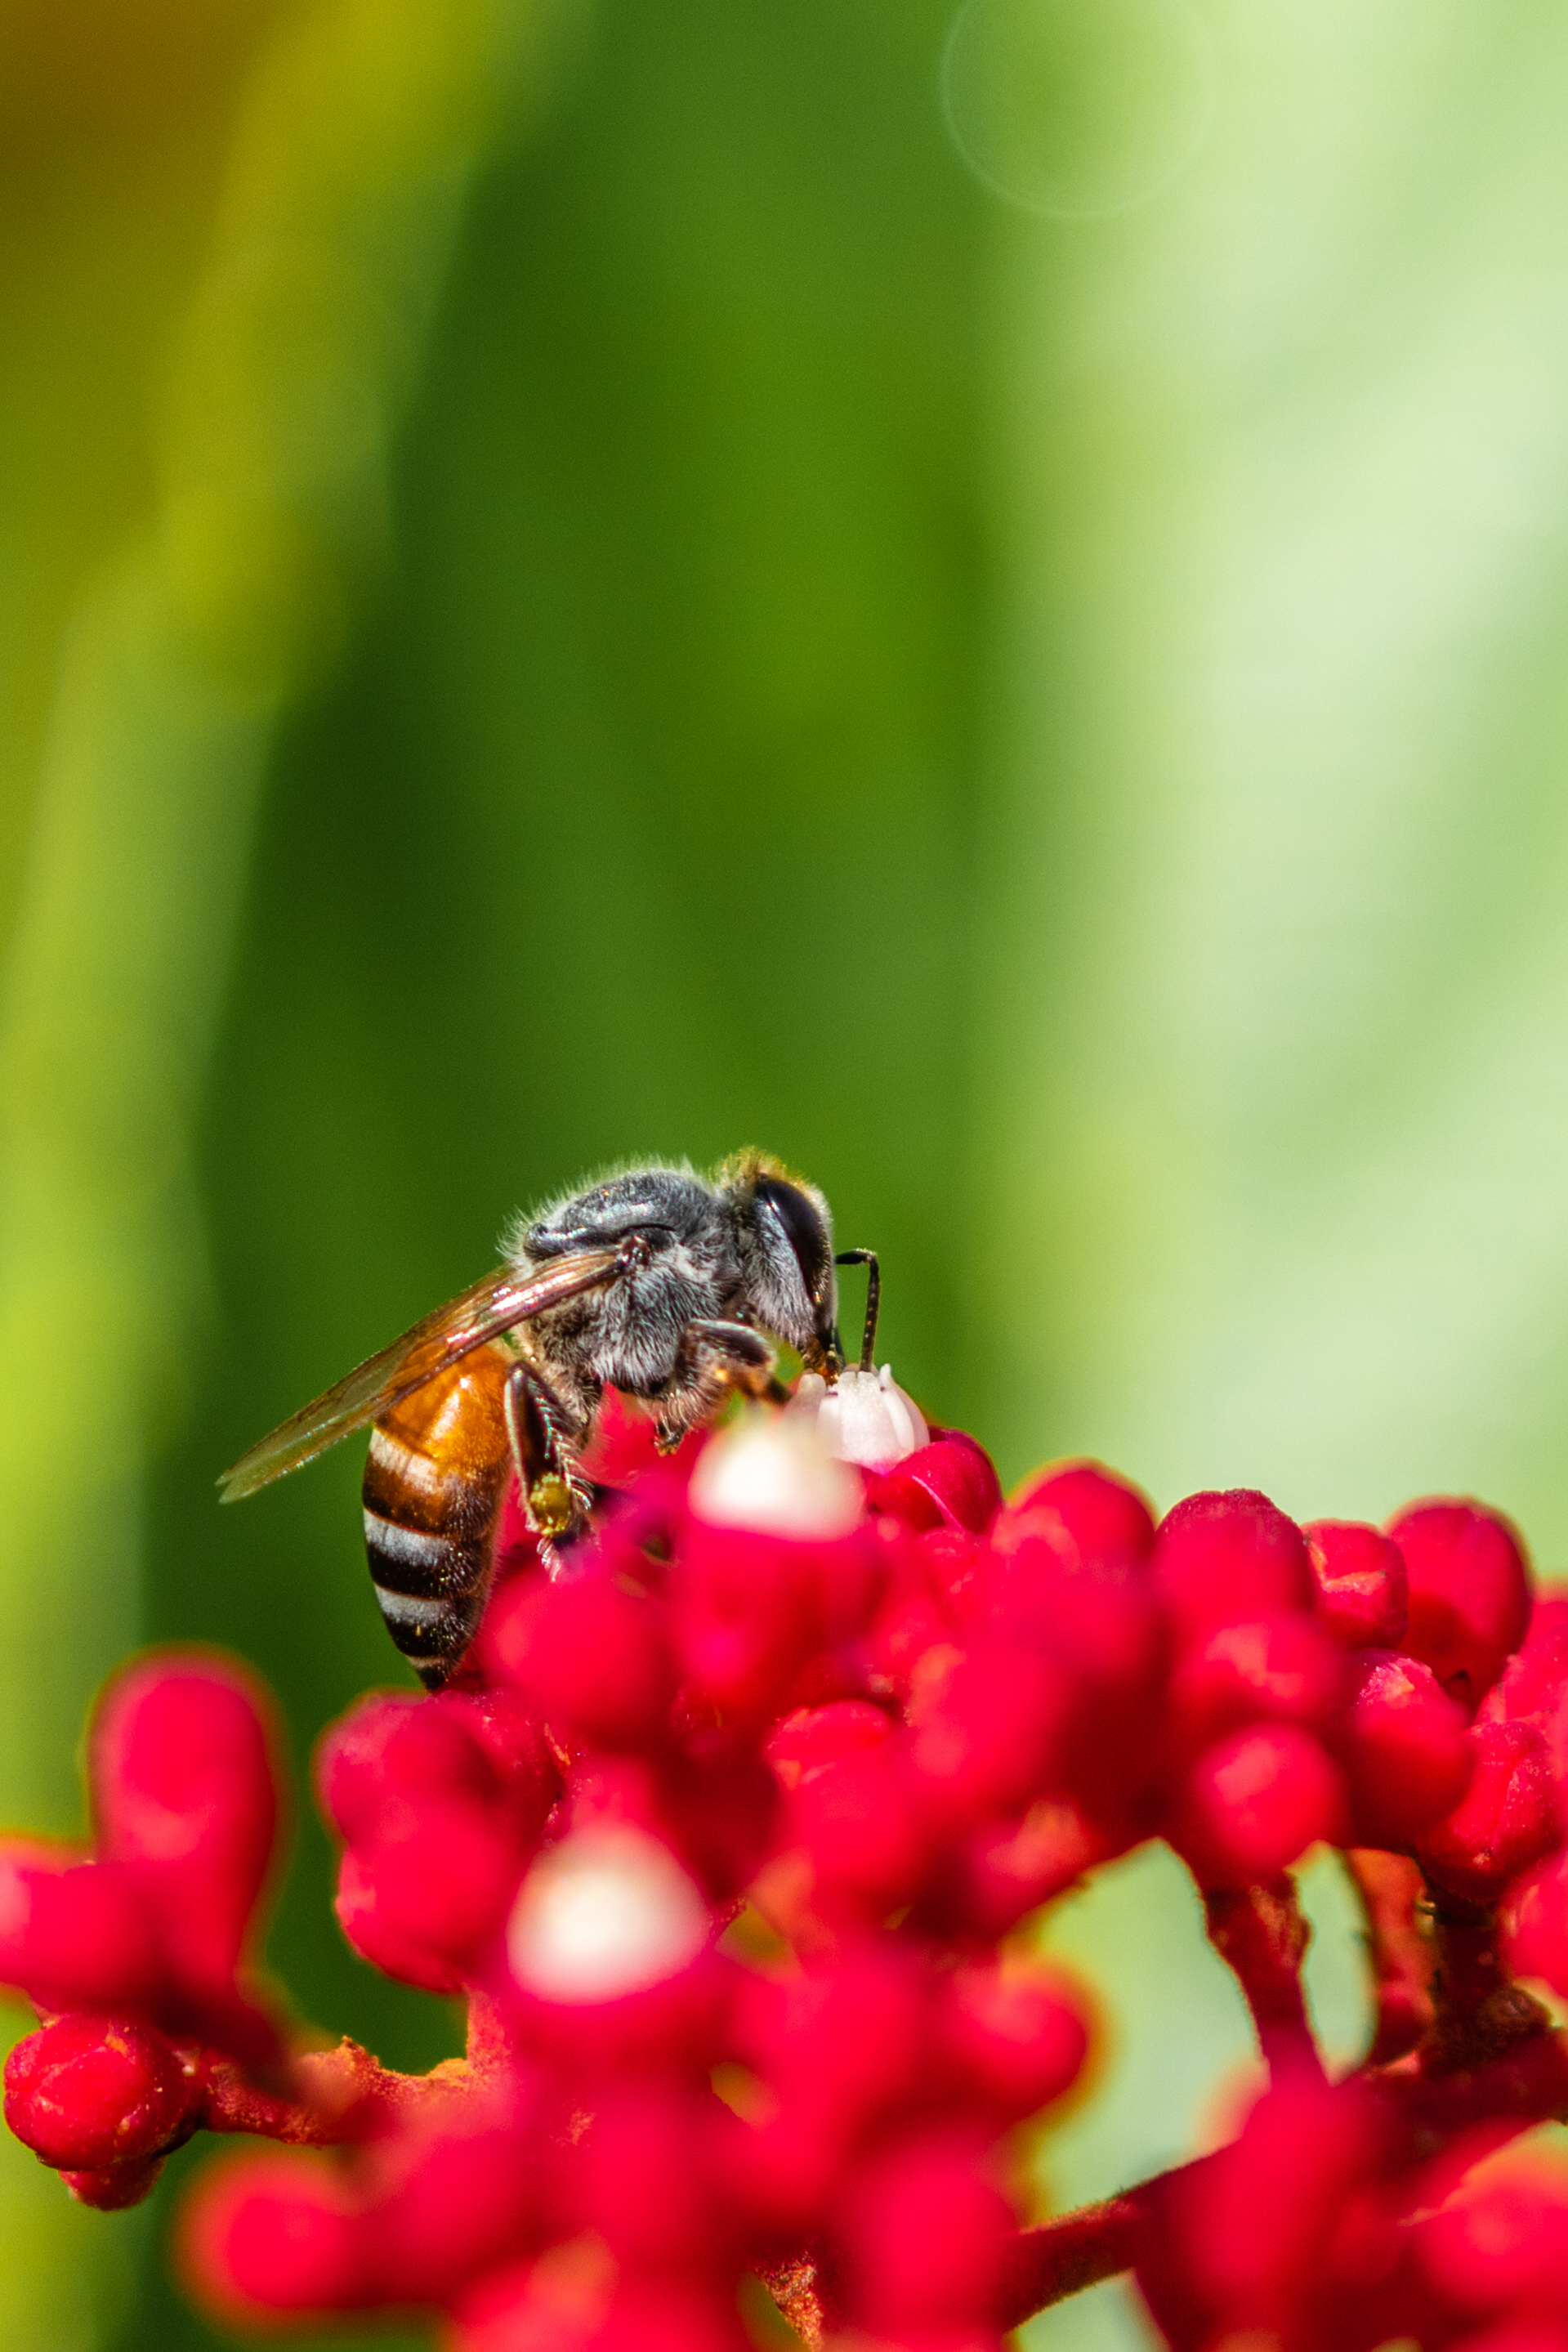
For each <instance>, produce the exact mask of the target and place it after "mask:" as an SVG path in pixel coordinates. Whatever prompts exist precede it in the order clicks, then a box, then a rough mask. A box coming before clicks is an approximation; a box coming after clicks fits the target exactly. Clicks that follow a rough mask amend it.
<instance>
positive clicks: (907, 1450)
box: [789, 1364, 929, 1470]
mask: <svg viewBox="0 0 1568 2352" xmlns="http://www.w3.org/2000/svg"><path fill="white" fill-rule="evenodd" d="M789 1414H790V1415H791V1416H794V1417H798V1418H799V1419H800V1421H801V1422H803V1423H806V1422H809V1423H810V1425H811V1426H812V1427H813V1428H814V1429H815V1430H816V1433H817V1435H818V1437H819V1438H820V1439H821V1443H822V1444H823V1445H824V1446H825V1447H826V1449H827V1451H828V1452H829V1453H830V1454H832V1455H833V1456H834V1457H835V1458H836V1459H837V1460H838V1461H840V1462H858V1463H859V1464H860V1465H861V1467H862V1469H863V1470H890V1469H891V1468H892V1467H893V1465H894V1463H895V1462H902V1461H903V1460H904V1456H905V1455H906V1454H916V1453H918V1452H919V1450H920V1448H921V1447H922V1446H923V1445H925V1444H928V1443H929V1432H928V1431H927V1429H926V1426H925V1420H924V1419H923V1417H922V1414H921V1411H920V1407H919V1406H918V1405H917V1404H916V1403H915V1399H914V1398H913V1397H912V1396H911V1395H910V1394H909V1393H908V1391H906V1390H904V1389H901V1388H900V1387H899V1386H898V1383H897V1382H896V1381H894V1377H893V1367H892V1365H891V1364H883V1368H882V1370H881V1371H880V1372H862V1371H861V1370H859V1369H858V1368H857V1367H856V1366H855V1365H853V1364H851V1365H850V1366H849V1367H848V1369H847V1370H844V1371H841V1373H840V1374H839V1377H838V1379H837V1381H835V1382H834V1383H833V1386H832V1387H831V1388H830V1387H829V1386H828V1384H827V1382H826V1381H825V1380H823V1379H822V1377H821V1373H819V1372H807V1373H806V1374H805V1375H804V1377H803V1378H802V1379H801V1381H800V1384H799V1386H798V1387H797V1388H796V1391H795V1394H794V1396H793V1397H792V1398H791V1400H790V1402H789Z"/></svg>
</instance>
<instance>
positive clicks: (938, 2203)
mask: <svg viewBox="0 0 1568 2352" xmlns="http://www.w3.org/2000/svg"><path fill="white" fill-rule="evenodd" d="M1011 2226H1012V2215H1011V2214H1010V2213H1009V2210H1008V2207H1007V2204H1006V2202H1005V2200H1003V2198H1002V2197H1001V2196H1000V2195H999V2194H998V2191H997V2189H995V2188H993V2187H992V2185H991V2183H990V2182H989V2181H988V2180H987V2179H986V2178H985V2176H984V2174H983V2172H982V2171H981V2168H980V2167H979V2165H978V2164H977V2161H976V2158H975V2155H974V2152H973V2150H972V2149H971V2148H970V2147H967V2145H966V2144H965V2142H964V2141H963V2140H962V2139H959V2138H947V2137H935V2136H934V2137H931V2138H929V2139H925V2140H915V2141H911V2142H906V2143H905V2144H904V2146H903V2147H894V2148H893V2149H891V2150H890V2151H889V2152H888V2153H887V2154H886V2155H885V2156H883V2157H880V2158H877V2159H875V2160H874V2161H873V2162H872V2163H870V2164H868V2165H867V2166H866V2167H865V2168H864V2169H863V2170H862V2172H861V2173H860V2174H859V2176H858V2178H857V2179H855V2181H854V2183H853V2185H852V2189H850V2191H849V2194H848V2196H847V2198H846V2199H845V2207H844V2212H843V2231H844V2242H845V2249H846V2264H845V2267H846V2271H847V2273H848V2277H847V2284H848V2288H849V2294H850V2299H851V2304H852V2310H853V2312H854V2315H855V2317H856V2318H857V2319H858V2320H859V2321H860V2323H861V2325H862V2326H863V2327H865V2328H866V2329H867V2330H868V2331H869V2332H870V2333H871V2334H872V2335H873V2336H882V2337H884V2338H885V2337H891V2338H893V2339H894V2341H896V2342H897V2343H899V2344H901V2345H905V2344H908V2345H915V2346H925V2345H928V2344H929V2345H931V2346H933V2347H935V2346H936V2345H938V2344H941V2343H943V2342H944V2341H947V2342H953V2341H954V2339H955V2338H960V2337H961V2338H962V2340H964V2341H967V2342H973V2341H974V2337H973V2336H972V2335H971V2334H970V2333H969V2331H970V2330H972V2329H974V2327H975V2326H976V2323H977V2322H982V2323H983V2322H984V2321H985V2320H986V2319H988V2317H989V2315H990V2312H991V2309H992V2306H993V2305H994V2301H995V2297H996V2292H997V2284H998V2278H999V2275H1000V2269H1001V2257H1002V2248H1003V2245H1004V2243H1005V2242H1006V2239H1007V2236H1008V2233H1009V2230H1010V2229H1011ZM982 2340H984V2339H982Z"/></svg>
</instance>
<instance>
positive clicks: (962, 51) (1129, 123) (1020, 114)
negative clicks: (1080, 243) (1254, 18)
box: [942, 0, 1214, 220]
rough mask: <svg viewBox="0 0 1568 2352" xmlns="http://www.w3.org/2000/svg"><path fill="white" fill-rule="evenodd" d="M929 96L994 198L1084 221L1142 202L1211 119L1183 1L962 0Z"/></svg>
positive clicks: (1191, 15)
mask: <svg viewBox="0 0 1568 2352" xmlns="http://www.w3.org/2000/svg"><path fill="white" fill-rule="evenodd" d="M942 102H943V109H944V111H945V112H946V118H947V127H948V129H949V131H951V133H952V136H953V140H954V142H955V144H956V146H957V148H958V151H959V152H960V154H961V155H962V156H963V157H964V160H965V162H966V163H967V164H968V165H969V167H970V169H971V170H972V171H974V172H975V173H977V175H978V177H979V178H980V179H982V180H984V181H985V182H986V184H988V186H989V187H991V188H992V189H994V190H995V192H996V193H997V194H998V195H1001V196H1005V197H1007V198H1008V200H1009V202H1010V203H1012V204H1015V205H1023V206H1024V207H1025V209H1026V210H1028V211H1030V212H1034V213H1041V214H1045V215H1051V216H1053V217H1055V218H1057V219H1061V220H1092V219H1094V218H1096V217H1098V216H1102V215H1105V214H1109V213H1119V212H1126V211H1129V210H1130V209H1131V208H1132V207H1133V206H1134V205H1141V204H1144V203H1145V202H1146V201H1147V199H1148V198H1149V197H1150V196H1153V195H1155V194H1157V193H1158V191H1159V190H1160V189H1161V188H1163V187H1164V186H1165V185H1166V184H1167V183H1168V182H1169V181H1170V180H1172V179H1174V178H1175V176H1176V173H1178V172H1180V171H1181V170H1182V168H1183V167H1184V165H1186V163H1190V162H1191V160H1192V158H1193V157H1194V155H1196V153H1197V150H1198V148H1199V147H1200V146H1201V145H1202V143H1203V139H1204V134H1205V132H1206V131H1207V129H1208V125H1209V121H1210V120H1211V118H1212V115H1213V112H1214V60H1213V52H1212V48H1211V46H1210V42H1209V37H1208V33H1207V28H1206V26H1204V24H1203V21H1202V19H1201V18H1200V17H1199V16H1197V13H1196V11H1195V10H1194V9H1193V8H1192V7H1191V6H1190V5H1188V0H966V5H965V6H964V7H962V8H961V9H960V10H959V11H958V14H957V16H956V17H955V18H954V20H953V26H952V30H951V32H950V33H949V35H948V37H947V46H946V50H945V52H944V55H943V60H942Z"/></svg>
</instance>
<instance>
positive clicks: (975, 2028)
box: [944, 1960, 1089, 2123]
mask: <svg viewBox="0 0 1568 2352" xmlns="http://www.w3.org/2000/svg"><path fill="white" fill-rule="evenodd" d="M944 2022H945V2032H946V2039H947V2042H948V2045H949V2047H950V2049H951V2050H952V2052H953V2054H954V2057H955V2059H956V2065H957V2074H958V2079H959V2080H960V2081H961V2082H963V2083H965V2084H968V2085H970V2086H971V2087H972V2089H974V2090H978V2091H979V2092H981V2093H982V2094H983V2095H985V2096H986V2097H987V2098H988V2099H989V2100H990V2101H992V2102H994V2103H995V2105H996V2108H997V2111H998V2115H999V2116H1003V2117H1004V2118H1005V2119H1006V2120H1007V2121H1008V2122H1009V2123H1013V2122H1016V2121H1018V2120H1019V2118H1020V2117H1021V2116H1031V2115H1033V2114H1034V2113H1035V2112H1036V2110H1037V2109H1038V2108H1040V2107H1043V2106H1046V2105H1049V2104H1050V2102H1051V2100H1052V2099H1059V2098H1060V2097H1061V2094H1062V2093H1063V2092H1064V2091H1065V2090H1067V2089H1068V2088H1069V2086H1070V2085H1071V2084H1072V2083H1073V2082H1074V2081H1075V2079H1076V2078H1077V2075H1078V2074H1079V2072H1080V2070H1081V2068H1082V2064H1083V2060H1084V2057H1085V2054H1086V2053H1087V2051H1088V2047H1089V2028H1088V2024H1087V2021H1086V2020H1085V2018H1084V2015H1083V2009H1082V2001H1081V2000H1080V1999H1079V1997H1078V1994H1077V1992H1076V1989H1075V1988H1074V1987H1072V1986H1071V1985H1070V1984H1069V1983H1068V1981H1067V1979H1065V1978H1064V1977H1062V1976H1060V1975H1058V1974H1057V1973H1056V1972H1055V1971H1053V1970H1051V1969H1042V1968H1040V1967H1036V1966H1024V1965H1012V1966H1009V1965H1008V1964H1007V1963H1006V1962H1001V1961H996V1960H990V1961H985V1962H982V1963H979V1964H977V1965H976V1966H974V1967H972V1968H967V1969H958V1971H957V1972H956V1975H955V1976H954V1977H953V1978H952V1979H951V1981H950V1984H949V1987H948V1991H947V2001H946V2018H945V2021H944Z"/></svg>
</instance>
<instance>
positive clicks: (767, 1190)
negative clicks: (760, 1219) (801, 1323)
mask: <svg viewBox="0 0 1568 2352" xmlns="http://www.w3.org/2000/svg"><path fill="white" fill-rule="evenodd" d="M757 1205H758V1213H759V1214H762V1215H768V1216H770V1217H771V1218H772V1219H773V1221H774V1222H775V1223H776V1224H777V1225H778V1227H779V1230H780V1231H781V1233H782V1234H783V1236H784V1239H785V1241H786V1242H787V1243H788V1244H789V1249H790V1252H791V1254H792V1255H793V1256H794V1259H795V1262H796V1264H797V1265H799V1267H800V1274H801V1278H802V1279H803V1281H804V1282H805V1285H806V1295H807V1297H809V1298H810V1302H811V1304H812V1306H813V1307H821V1306H822V1305H823V1304H824V1303H825V1302H826V1301H827V1300H828V1299H830V1298H831V1297H832V1293H833V1253H832V1246H831V1243H830V1241H829V1238H828V1229H827V1226H826V1225H825V1224H824V1223H823V1221H822V1217H821V1212H820V1211H819V1210H818V1208H817V1205H816V1203H815V1202H814V1201H811V1200H810V1199H809V1198H808V1197H807V1195H806V1194H805V1193H804V1192H801V1190H800V1186H799V1185H798V1184H789V1183H786V1181H784V1179H783V1178H782V1177H780V1176H765V1177H764V1178H763V1179H762V1181H761V1182H760V1183H759V1184H758V1187H757Z"/></svg>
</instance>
